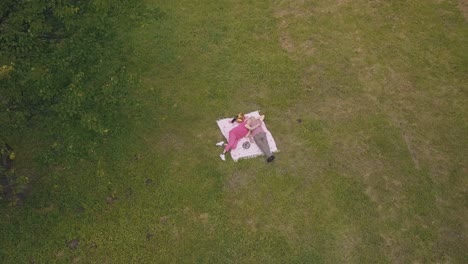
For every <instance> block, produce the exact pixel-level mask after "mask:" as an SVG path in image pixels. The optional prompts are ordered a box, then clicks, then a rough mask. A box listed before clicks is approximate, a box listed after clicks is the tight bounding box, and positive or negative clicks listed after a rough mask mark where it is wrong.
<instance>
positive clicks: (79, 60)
mask: <svg viewBox="0 0 468 264" xmlns="http://www.w3.org/2000/svg"><path fill="white" fill-rule="evenodd" d="M135 6H138V5H137V4H136V3H134V1H110V0H100V1H98V0H95V1H79V0H62V1H50V0H38V1H18V0H4V1H2V3H1V5H0V9H1V13H0V88H1V95H0V107H1V108H2V109H5V110H6V111H4V112H3V113H2V114H1V116H0V121H1V123H2V125H4V126H6V125H8V126H9V127H12V128H18V127H21V126H24V125H29V124H31V123H33V122H34V121H38V120H40V121H41V122H47V123H48V125H49V126H50V125H52V126H54V127H56V128H57V129H58V128H61V127H63V126H67V127H73V128H74V129H76V128H77V127H80V128H82V129H85V130H88V131H92V132H95V133H99V134H105V133H107V132H108V131H109V129H110V127H111V126H112V123H113V120H114V119H113V117H115V113H118V107H119V105H120V104H122V103H124V102H125V95H126V91H127V90H128V88H129V86H130V85H131V83H132V78H131V76H130V75H129V74H128V73H127V70H126V68H125V60H126V58H125V55H124V54H123V53H122V52H121V50H122V45H121V44H122V42H121V41H120V40H119V37H118V36H117V35H116V32H117V30H116V28H115V25H116V24H117V23H115V21H116V20H118V19H122V18H124V17H128V16H127V15H128V14H127V13H128V12H135V10H136V9H135ZM122 54H123V55H122Z"/></svg>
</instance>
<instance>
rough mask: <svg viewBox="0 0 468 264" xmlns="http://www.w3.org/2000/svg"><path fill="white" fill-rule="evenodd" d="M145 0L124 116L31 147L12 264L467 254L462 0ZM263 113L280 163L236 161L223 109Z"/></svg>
mask: <svg viewBox="0 0 468 264" xmlns="http://www.w3.org/2000/svg"><path fill="white" fill-rule="evenodd" d="M146 2H147V5H148V7H150V8H159V11H160V12H161V16H160V17H159V18H158V19H151V18H148V19H147V20H146V21H143V22H142V23H141V24H140V25H139V27H138V28H129V27H126V26H125V24H123V25H122V32H121V34H122V35H121V36H122V38H124V39H125V41H126V43H127V45H128V46H127V48H128V52H129V54H131V56H130V57H131V60H130V61H129V62H128V65H129V68H130V69H131V71H133V72H134V73H135V74H137V75H139V76H141V80H140V82H139V85H138V86H137V88H136V89H134V90H132V91H130V94H131V95H130V96H131V99H132V100H131V103H130V104H129V105H128V106H127V107H126V108H125V109H122V110H123V111H124V112H125V113H126V114H125V118H126V119H125V120H124V121H123V122H122V124H124V125H122V127H121V129H120V130H119V131H114V132H116V133H114V134H113V136H110V137H108V138H105V139H103V142H102V143H101V145H100V147H99V148H98V150H97V151H96V152H95V153H94V157H93V158H90V159H71V158H70V159H66V160H65V161H64V162H62V163H61V164H60V165H57V166H55V167H54V168H53V169H50V170H47V171H44V170H43V169H41V168H40V167H34V166H38V165H34V164H35V163H33V162H31V161H28V157H23V158H21V157H18V163H17V166H18V169H19V170H21V169H23V170H27V169H26V168H28V170H35V173H36V174H37V175H35V177H34V179H33V181H32V187H31V191H30V193H29V195H28V197H27V199H26V200H25V201H24V204H23V205H22V206H17V207H14V206H6V207H2V209H1V217H0V262H1V263H30V262H31V263H467V262H468V221H467V219H468V192H467V188H468V177H467V175H468V107H467V105H468V75H467V70H468V26H467V25H468V24H467V23H468V22H467V21H468V16H467V15H466V14H465V16H464V13H463V11H464V10H465V11H466V8H465V7H466V6H467V5H466V4H465V5H464V4H463V3H465V2H466V1H463V0H460V3H459V2H458V1H456V0H425V1H423V0H413V1H399V0H395V1H382V0H375V1H364V0H356V1H350V0H336V1H325V0H314V1H312V0H304V1H293V0H274V1H261V0H256V1H253V0H250V1H247V0H245V1H234V0H218V1H214V0H205V1H193V0H192V1H187V0H178V1H165V0H147V1H146ZM464 8H465V9H464ZM254 110H260V111H261V112H262V113H263V114H265V115H266V118H267V119H266V122H267V125H268V127H269V129H270V131H271V132H272V133H273V135H274V137H275V140H276V143H277V145H278V148H279V149H280V152H279V153H278V154H277V156H276V157H277V159H276V160H275V161H274V162H273V163H272V164H268V163H266V162H265V160H264V159H263V158H255V159H249V160H242V161H239V162H237V163H234V162H233V161H232V160H231V159H230V157H228V159H227V161H226V162H222V161H221V160H220V159H219V157H218V154H219V153H220V151H221V149H220V148H218V147H216V146H215V145H214V144H215V143H216V142H218V141H219V140H221V139H222V135H221V133H220V132H219V130H218V128H217V126H216V123H215V120H216V119H218V118H222V117H226V116H233V115H235V114H236V113H238V112H250V111H254ZM16 143H17V145H20V146H21V147H20V148H22V149H19V150H18V151H17V152H18V153H28V149H31V148H32V149H34V148H38V147H39V145H38V144H39V143H37V138H23V139H21V140H18V142H16ZM24 155H25V156H26V155H27V154H24ZM18 156H19V155H18ZM21 160H23V161H21ZM34 168H36V169H34ZM72 239H77V240H78V241H79V244H78V246H77V247H76V249H74V250H72V249H70V248H69V247H68V245H67V243H68V242H69V241H70V240H72Z"/></svg>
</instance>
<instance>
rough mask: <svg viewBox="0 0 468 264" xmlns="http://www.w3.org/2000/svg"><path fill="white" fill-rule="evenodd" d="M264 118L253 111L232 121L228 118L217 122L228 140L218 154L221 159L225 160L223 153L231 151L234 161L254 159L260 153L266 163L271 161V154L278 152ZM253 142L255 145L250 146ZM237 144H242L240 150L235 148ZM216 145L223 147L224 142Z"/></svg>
mask: <svg viewBox="0 0 468 264" xmlns="http://www.w3.org/2000/svg"><path fill="white" fill-rule="evenodd" d="M264 118H265V116H264V115H262V116H260V114H259V113H258V111H255V112H252V113H249V114H247V115H245V116H244V115H243V114H239V115H237V117H235V118H234V119H232V120H231V119H229V118H225V119H222V120H218V121H217V123H218V126H219V128H220V129H221V132H222V133H223V135H224V136H225V137H226V138H227V139H228V144H226V147H225V148H224V151H223V153H222V154H220V157H221V159H222V160H223V161H224V160H226V158H225V153H226V152H228V151H231V157H232V158H233V160H234V161H237V160H238V159H239V158H251V157H256V156H259V155H262V153H263V154H264V155H266V156H267V162H271V161H273V160H274V159H275V157H274V156H273V155H272V152H276V151H278V150H277V149H276V144H275V142H274V140H273V137H272V136H271V133H270V132H269V131H268V130H267V128H266V125H265V123H264V122H263V120H264ZM247 138H249V140H247ZM252 139H253V140H252ZM249 141H250V142H249ZM254 141H255V142H256V145H254V144H250V143H253V142H254ZM239 143H241V144H242V148H237V145H238V144H239ZM216 145H217V146H223V145H224V142H223V141H221V142H218V143H217V144H216Z"/></svg>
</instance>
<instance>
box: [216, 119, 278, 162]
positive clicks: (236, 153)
mask: <svg viewBox="0 0 468 264" xmlns="http://www.w3.org/2000/svg"><path fill="white" fill-rule="evenodd" d="M245 115H246V116H247V117H249V116H254V117H259V116H260V114H259V112H258V111H254V112H251V113H248V114H245ZM231 121H232V117H231V118H224V119H220V120H218V121H216V123H217V124H218V127H219V129H220V130H221V133H223V136H224V137H225V138H226V140H227V139H228V138H229V131H230V130H231V129H233V128H234V127H236V126H237V125H239V123H237V122H234V123H231ZM262 127H263V130H264V131H265V132H266V135H267V140H268V144H269V145H270V150H271V152H272V153H273V152H278V148H277V147H276V143H275V140H274V139H273V136H272V135H271V133H270V131H268V129H267V128H266V125H265V122H263V124H262ZM230 152H231V157H232V159H233V160H234V161H238V160H239V159H246V158H254V157H257V156H261V155H264V154H263V152H262V151H261V150H260V148H259V147H258V146H257V144H255V142H253V143H250V142H249V139H248V138H246V137H244V138H242V139H240V140H239V142H238V144H237V147H236V148H235V149H233V150H231V151H230Z"/></svg>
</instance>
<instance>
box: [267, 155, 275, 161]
mask: <svg viewBox="0 0 468 264" xmlns="http://www.w3.org/2000/svg"><path fill="white" fill-rule="evenodd" d="M274 159H275V156H270V157H268V159H267V162H272V161H273V160H274Z"/></svg>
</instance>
